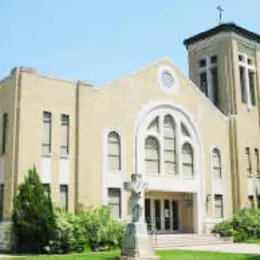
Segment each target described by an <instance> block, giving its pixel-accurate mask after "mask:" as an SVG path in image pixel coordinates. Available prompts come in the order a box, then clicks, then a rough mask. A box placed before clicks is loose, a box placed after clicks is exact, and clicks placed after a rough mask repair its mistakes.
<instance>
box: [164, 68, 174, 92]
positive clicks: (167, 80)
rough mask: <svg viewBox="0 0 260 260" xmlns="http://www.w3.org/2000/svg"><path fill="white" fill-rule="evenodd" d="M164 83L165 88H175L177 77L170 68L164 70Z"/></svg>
mask: <svg viewBox="0 0 260 260" xmlns="http://www.w3.org/2000/svg"><path fill="white" fill-rule="evenodd" d="M161 79H162V84H163V86H164V87H165V88H173V87H174V85H175V79H174V76H173V75H172V73H171V72H170V71H168V70H164V71H163V72H162V75H161Z"/></svg>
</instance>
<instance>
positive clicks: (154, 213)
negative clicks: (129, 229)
mask: <svg viewBox="0 0 260 260" xmlns="http://www.w3.org/2000/svg"><path fill="white" fill-rule="evenodd" d="M179 214H180V202H179V200H171V199H157V198H154V199H153V198H146V199H145V221H146V223H147V227H148V230H149V231H155V230H156V232H159V233H168V232H169V233H171V232H175V231H179V229H180V224H179V221H180V217H179Z"/></svg>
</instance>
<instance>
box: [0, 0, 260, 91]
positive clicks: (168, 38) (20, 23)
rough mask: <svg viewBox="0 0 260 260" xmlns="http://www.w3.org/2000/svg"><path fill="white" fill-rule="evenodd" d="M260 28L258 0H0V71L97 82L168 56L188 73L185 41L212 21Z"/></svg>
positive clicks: (115, 77)
mask: <svg viewBox="0 0 260 260" xmlns="http://www.w3.org/2000/svg"><path fill="white" fill-rule="evenodd" d="M218 4H222V6H223V8H224V9H225V12H224V15H223V21H224V22H231V21H232V22H235V23H237V24H238V25H240V26H243V27H245V28H247V29H249V30H252V31H254V32H256V33H259V34H260V19H259V10H260V1H259V0H248V1H245V0H218V1H216V0H196V1H195V0H109V1H108V0H74V1H73V0H70V1H69V0H37V1H35V0H1V6H0V25H1V26H0V35H1V40H0V54H1V56H0V57H1V62H0V78H3V77H5V76H7V75H8V74H9V72H10V70H11V69H12V68H13V67H15V66H20V65H24V66H29V67H34V68H37V70H38V71H39V72H42V73H44V74H48V75H53V76H57V77H62V78H66V79H71V80H78V79H80V80H86V81H89V82H92V83H93V84H95V85H97V86H102V85H105V84H106V83H110V82H111V81H113V80H115V79H117V78H119V77H122V76H124V75H127V74H131V73H133V72H135V71H136V70H138V69H139V68H141V67H143V66H145V65H148V64H149V63H153V62H155V61H157V60H160V59H162V58H163V57H169V58H170V59H172V60H173V62H174V63H175V64H176V65H177V66H178V67H179V68H180V69H181V70H182V71H183V72H184V73H185V74H186V75H187V74H188V61H187V52H186V49H185V47H184V45H183V40H184V39H185V38H187V37H189V36H192V35H193V34H196V33H198V32H201V31H203V30H207V29H209V28H211V27H213V26H215V25H217V23H218V13H217V11H216V7H217V5H218Z"/></svg>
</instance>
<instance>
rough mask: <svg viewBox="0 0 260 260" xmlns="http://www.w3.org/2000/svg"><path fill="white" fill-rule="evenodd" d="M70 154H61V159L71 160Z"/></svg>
mask: <svg viewBox="0 0 260 260" xmlns="http://www.w3.org/2000/svg"><path fill="white" fill-rule="evenodd" d="M69 158H70V156H69V155H61V156H60V159H66V160H69Z"/></svg>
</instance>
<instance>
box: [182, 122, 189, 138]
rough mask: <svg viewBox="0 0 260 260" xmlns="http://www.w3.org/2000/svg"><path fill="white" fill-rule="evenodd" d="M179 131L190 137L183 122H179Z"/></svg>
mask: <svg viewBox="0 0 260 260" xmlns="http://www.w3.org/2000/svg"><path fill="white" fill-rule="evenodd" d="M181 133H182V134H183V135H184V136H187V137H190V134H189V131H188V130H187V128H186V126H185V125H184V124H183V123H181Z"/></svg>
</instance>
